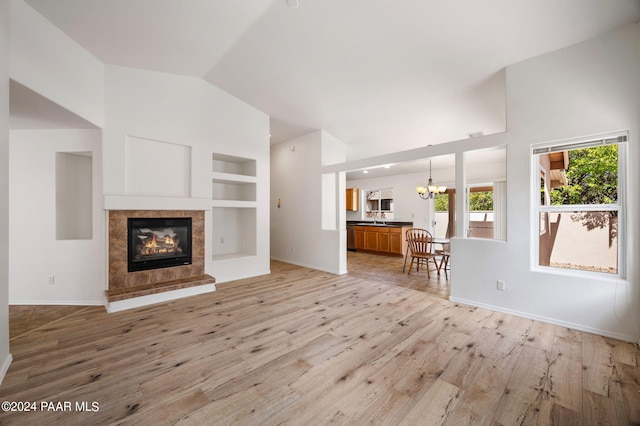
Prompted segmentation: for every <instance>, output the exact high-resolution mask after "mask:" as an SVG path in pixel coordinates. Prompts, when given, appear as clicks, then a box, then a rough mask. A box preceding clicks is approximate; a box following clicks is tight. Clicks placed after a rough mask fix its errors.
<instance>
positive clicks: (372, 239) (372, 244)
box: [364, 229, 378, 251]
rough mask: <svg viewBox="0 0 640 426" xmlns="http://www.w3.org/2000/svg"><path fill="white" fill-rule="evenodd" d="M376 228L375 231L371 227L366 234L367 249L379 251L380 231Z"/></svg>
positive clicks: (365, 246) (365, 244) (365, 245)
mask: <svg viewBox="0 0 640 426" xmlns="http://www.w3.org/2000/svg"><path fill="white" fill-rule="evenodd" d="M376 231H377V230H376V229H373V232H372V231H371V230H369V229H367V231H366V232H365V234H364V248H365V250H371V251H378V233H377V232H376Z"/></svg>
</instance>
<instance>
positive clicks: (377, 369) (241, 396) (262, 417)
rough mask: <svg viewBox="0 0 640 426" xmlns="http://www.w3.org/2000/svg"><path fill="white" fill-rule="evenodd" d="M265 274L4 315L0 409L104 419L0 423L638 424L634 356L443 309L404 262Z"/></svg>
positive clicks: (10, 417) (583, 337)
mask: <svg viewBox="0 0 640 426" xmlns="http://www.w3.org/2000/svg"><path fill="white" fill-rule="evenodd" d="M373 264H375V265H376V270H375V274H374V273H372V271H371V267H372V266H371V265H373ZM271 269H272V273H271V274H269V275H264V276H260V277H255V278H251V279H247V280H238V281H233V282H228V283H222V284H220V285H219V286H218V289H217V291H216V292H214V293H209V294H204V295H199V296H194V297H190V298H185V299H179V300H175V301H171V302H167V303H161V304H157V305H151V306H147V307H143V308H139V309H132V310H128V311H123V312H118V313H114V314H107V313H106V312H105V311H104V309H103V308H101V307H81V308H77V307H76V308H69V307H37V309H35V308H25V307H20V308H19V309H17V310H15V309H13V308H14V307H10V315H11V314H12V312H14V311H15V321H16V324H15V325H14V326H12V328H11V330H13V331H12V333H16V334H12V336H11V353H12V355H13V359H14V360H13V363H12V364H11V366H10V368H9V370H8V372H7V374H6V376H5V379H4V381H3V383H2V385H1V386H0V400H2V401H7V400H8V401H12V400H13V401H29V400H37V401H54V402H56V401H58V402H61V401H70V402H73V403H75V402H76V401H78V402H82V401H89V402H91V401H95V402H97V403H98V404H99V407H100V409H99V411H97V412H59V411H58V412H55V411H53V412H43V411H39V412H36V413H19V412H0V424H11V425H14V424H17V425H21V424H25V425H32V424H47V425H65V426H66V425H76V424H77V425H85V424H92V425H121V424H122V425H124V424H142V425H146V424H154V425H156V424H182V425H192V424H234V425H235V424H242V425H261V426H262V425H308V424H330V423H335V424H344V425H354V424H357V425H360V424H381V425H397V424H411V425H413V424H420V425H422V424H424V425H431V424H447V425H455V426H458V425H466V424H473V425H512V424H519V425H529V424H539V425H544V424H584V425H590V424H623V425H624V424H638V423H640V398H639V397H638V396H639V395H640V367H639V366H638V359H639V358H640V357H639V351H638V348H637V345H633V344H630V343H626V342H620V341H617V340H614V339H609V338H604V337H600V336H595V335H592V334H588V333H583V332H579V331H576V330H570V329H567V328H565V327H558V326H554V325H550V324H543V323H539V322H536V321H533V320H530V319H525V318H519V317H515V316H512V315H508V314H504V313H499V312H492V311H490V310H487V309H481V308H474V307H470V306H466V305H463V304H459V303H452V302H450V301H448V300H446V299H444V298H442V297H438V295H441V294H442V292H443V291H444V290H443V289H446V288H447V285H446V283H447V281H446V280H445V279H444V278H442V277H439V278H438V277H437V276H436V277H432V279H431V280H427V279H426V275H425V274H423V275H421V274H415V273H412V275H411V276H407V274H402V259H397V258H391V259H383V260H382V261H380V259H379V257H377V256H373V255H362V254H360V253H350V254H349V274H347V275H340V276H338V275H332V274H329V273H326V272H322V271H315V270H311V269H308V268H302V267H298V266H294V265H288V264H285V263H281V262H272V268H271ZM421 272H422V271H421ZM434 275H435V274H434ZM432 281H433V282H432ZM417 289H418V290H420V291H416V290H417ZM447 291H448V290H447ZM447 294H448V293H447ZM40 315H41V317H40ZM10 321H13V320H12V319H11V318H10Z"/></svg>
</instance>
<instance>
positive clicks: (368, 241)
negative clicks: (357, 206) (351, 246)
mask: <svg viewBox="0 0 640 426" xmlns="http://www.w3.org/2000/svg"><path fill="white" fill-rule="evenodd" d="M354 228H355V230H354V234H355V246H356V250H364V251H369V252H376V253H381V254H392V255H399V256H402V255H404V252H405V250H406V247H407V245H406V241H405V240H404V232H405V231H406V229H408V228H409V227H408V226H376V225H357V226H355V227H354Z"/></svg>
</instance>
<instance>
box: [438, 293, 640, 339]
mask: <svg viewBox="0 0 640 426" xmlns="http://www.w3.org/2000/svg"><path fill="white" fill-rule="evenodd" d="M449 300H451V301H452V302H459V303H464V304H465V305H470V306H477V307H478V308H484V309H490V310H492V311H497V312H502V313H505V314H509V315H515V316H517V317H522V318H528V319H532V320H536V321H540V322H546V323H549V324H553V325H558V326H560V327H565V328H570V329H573V330H578V331H584V332H586V333H591V334H597V335H599V336H604V337H611V338H612V339H617V340H623V341H625V342H631V343H636V340H637V339H636V338H635V337H634V336H628V335H626V334H620V333H615V332H612V331H608V330H602V329H599V328H594V327H588V326H585V325H582V324H575V323H572V322H568V321H561V320H557V319H554V318H548V317H544V316H541V315H535V314H530V313H528V312H520V311H516V310H513V309H507V308H503V307H500V306H493V305H488V304H485V303H479V302H474V301H472V300H466V299H460V298H457V297H449Z"/></svg>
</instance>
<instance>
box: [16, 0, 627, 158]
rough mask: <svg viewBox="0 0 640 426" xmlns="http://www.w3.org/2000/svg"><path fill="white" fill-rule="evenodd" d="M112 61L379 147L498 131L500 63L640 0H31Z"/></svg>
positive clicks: (609, 24)
mask: <svg viewBox="0 0 640 426" xmlns="http://www.w3.org/2000/svg"><path fill="white" fill-rule="evenodd" d="M27 2H28V3H29V4H30V5H31V6H32V7H34V8H35V9H36V10H37V11H39V12H40V13H41V14H42V15H44V16H45V17H46V18H47V19H48V20H50V21H51V22H52V23H54V24H55V25H57V26H58V27H59V28H60V29H61V30H62V31H64V32H65V33H67V34H68V35H69V36H70V37H72V38H73V39H75V40H76V41H77V42H78V43H79V44H80V45H82V46H83V47H84V48H85V49H87V50H88V51H89V52H91V53H92V54H93V55H95V56H96V57H97V58H98V59H100V60H101V61H103V62H104V63H107V64H114V65H121V66H127V67H135V68H142V69H148V70H155V71H161V72H167V73H174V74H183V75H188V76H194V77H198V78H203V79H205V80H207V81H209V82H211V84H213V85H215V86H217V87H219V88H221V89H223V90H225V91H226V92H228V93H230V94H232V95H234V96H236V97H237V98H240V99H242V100H244V101H245V102H247V103H249V104H251V105H253V106H254V107H256V108H258V109H259V110H261V111H264V112H265V113H267V114H269V115H270V116H271V133H272V143H274V142H281V141H285V140H288V139H290V138H292V137H295V136H299V135H302V134H305V133H308V132H310V131H313V130H315V129H325V130H326V131H328V132H329V133H331V134H333V135H334V136H335V137H337V138H338V139H340V140H341V141H343V142H344V143H346V144H348V146H349V147H350V148H349V149H350V150H351V149H353V150H362V151H367V152H368V153H369V154H376V155H377V154H380V153H386V152H391V151H398V150H400V149H409V148H414V147H418V146H424V145H427V144H436V143H442V142H446V141H450V140H456V139H462V138H465V137H466V136H467V134H468V133H471V132H476V131H483V132H484V133H485V134H488V133H494V132H499V131H504V130H505V114H506V112H505V105H504V97H505V87H504V73H503V69H504V67H505V66H507V65H509V64H513V63H516V62H519V61H522V60H526V59H528V58H531V57H534V56H537V55H540V54H543V53H546V52H549V51H553V50H557V49H559V48H562V47H566V46H569V45H571V44H575V43H578V42H580V41H583V40H586V39H589V38H593V37H595V36H598V35H600V34H602V33H604V32H607V31H610V30H612V29H615V28H617V27H620V26H623V25H626V24H629V23H633V22H635V21H637V20H638V19H639V18H640V1H639V0H608V1H602V0H518V1H513V0H246V1H245V0H242V1H238V0H180V1H177V0H175V1H171V0H27Z"/></svg>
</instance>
